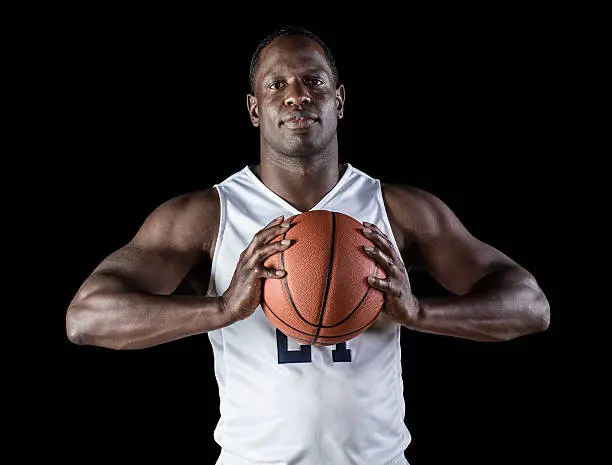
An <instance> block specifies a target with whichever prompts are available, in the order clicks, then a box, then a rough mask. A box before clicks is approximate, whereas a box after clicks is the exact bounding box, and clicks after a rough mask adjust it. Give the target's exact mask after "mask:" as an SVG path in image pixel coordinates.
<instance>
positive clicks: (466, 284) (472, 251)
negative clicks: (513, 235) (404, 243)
mask: <svg viewBox="0 0 612 465" xmlns="http://www.w3.org/2000/svg"><path fill="white" fill-rule="evenodd" d="M417 247H418V250H419V256H420V258H421V260H422V261H423V265H424V267H425V268H426V269H427V271H428V272H429V273H430V274H431V275H432V277H433V278H434V279H436V281H438V282H439V283H440V284H441V285H442V286H444V287H445V288H447V289H448V290H449V291H451V292H453V293H455V294H465V293H467V292H469V291H470V290H471V289H472V287H473V286H474V285H475V284H476V283H477V282H478V281H479V280H480V279H482V278H483V277H484V276H486V275H487V274H488V273H490V272H492V271H494V270H496V269H500V268H504V267H508V266H516V263H514V262H513V261H512V260H511V259H510V258H508V257H507V256H506V255H504V254H503V253H502V252H500V251H499V250H497V249H496V248H494V247H493V246H491V245H489V244H487V243H485V242H482V241H481V240H479V239H477V238H476V237H474V236H473V235H471V234H470V233H469V232H468V231H467V230H466V229H465V228H464V227H463V226H461V225H459V226H457V225H455V226H454V227H448V226H444V225H442V226H441V227H440V229H439V230H438V231H437V232H436V233H435V234H431V235H426V236H423V237H421V238H420V239H419V240H418V241H417Z"/></svg>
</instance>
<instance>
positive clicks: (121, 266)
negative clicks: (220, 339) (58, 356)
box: [66, 190, 228, 349]
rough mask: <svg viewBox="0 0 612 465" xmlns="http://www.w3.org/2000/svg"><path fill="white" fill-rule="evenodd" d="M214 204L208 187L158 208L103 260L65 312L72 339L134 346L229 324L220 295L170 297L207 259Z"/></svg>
mask: <svg viewBox="0 0 612 465" xmlns="http://www.w3.org/2000/svg"><path fill="white" fill-rule="evenodd" d="M217 204H218V198H217V196H216V194H215V193H214V192H213V191H212V190H209V191H206V192H204V193H194V194H187V195H183V196H179V197H176V198H173V199H171V200H169V201H167V202H165V203H163V204H162V205H160V206H159V207H157V208H156V209H155V210H154V211H153V212H152V213H151V214H150V215H149V217H148V218H147V219H146V220H145V222H144V223H143V225H142V226H141V227H140V229H139V231H138V232H137V233H136V234H135V236H134V237H133V238H132V240H131V241H130V242H129V243H128V244H126V245H125V246H123V247H121V248H120V249H119V250H117V251H115V252H113V253H111V254H110V255H109V256H108V257H106V258H105V259H104V260H102V262H101V263H100V264H99V265H98V266H97V267H96V269H95V270H94V271H93V272H92V273H91V275H90V276H89V277H88V278H87V279H86V280H85V282H84V283H83V284H82V285H81V287H80V289H79V290H78V291H77V293H76V295H75V296H74V298H73V299H72V302H71V303H70V305H69V308H68V311H67V314H66V331H67V335H68V337H69V339H70V340H71V341H72V342H73V343H75V344H87V345H97V346H102V347H108V348H113V349H136V348H143V347H149V346H153V345H157V344H161V343H164V342H168V341H171V340H174V339H177V338H181V337H185V336H189V335H192V334H197V333H201V332H205V331H208V330H211V329H216V328H219V327H222V326H223V325H225V324H228V321H227V319H226V318H225V316H224V314H223V312H222V311H221V308H220V306H219V302H218V300H217V299H214V298H206V297H199V296H186V295H185V296H184V295H180V296H171V295H170V294H171V293H172V292H173V291H174V290H175V289H176V288H177V287H178V285H179V283H180V282H181V280H182V279H183V278H184V277H185V276H186V275H187V273H188V272H189V270H190V269H191V268H192V266H194V265H195V264H196V262H197V261H198V260H200V259H204V260H209V258H208V257H207V256H206V255H207V253H206V252H208V250H210V248H211V246H212V243H213V242H214V239H215V237H216V228H217V226H218V219H219V213H218V210H219V209H218V206H217Z"/></svg>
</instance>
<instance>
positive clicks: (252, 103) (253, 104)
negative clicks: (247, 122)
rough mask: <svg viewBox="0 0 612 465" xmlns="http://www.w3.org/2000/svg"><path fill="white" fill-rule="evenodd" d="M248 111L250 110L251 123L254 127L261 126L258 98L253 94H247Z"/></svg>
mask: <svg viewBox="0 0 612 465" xmlns="http://www.w3.org/2000/svg"><path fill="white" fill-rule="evenodd" d="M247 109H248V110H249V116H250V117H251V123H253V126H255V127H257V126H259V111H258V110H257V97H255V96H254V95H252V94H247Z"/></svg>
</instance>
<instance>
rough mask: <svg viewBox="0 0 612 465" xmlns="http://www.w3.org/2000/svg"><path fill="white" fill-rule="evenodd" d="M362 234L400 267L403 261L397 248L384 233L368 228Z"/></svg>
mask: <svg viewBox="0 0 612 465" xmlns="http://www.w3.org/2000/svg"><path fill="white" fill-rule="evenodd" d="M368 224H369V223H368ZM362 232H363V235H364V236H365V237H367V238H368V239H370V240H371V241H372V243H373V244H374V245H375V246H376V247H378V248H379V249H381V250H382V251H383V252H384V253H385V254H387V255H388V256H389V257H391V258H392V259H393V261H394V262H395V263H397V264H398V265H399V264H401V259H400V258H399V256H398V254H397V251H396V250H395V247H393V244H392V243H391V241H390V240H389V238H388V237H387V236H385V235H384V234H383V233H382V232H380V230H377V231H375V230H373V229H371V228H369V227H368V228H363V229H362Z"/></svg>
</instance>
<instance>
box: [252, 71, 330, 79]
mask: <svg viewBox="0 0 612 465" xmlns="http://www.w3.org/2000/svg"><path fill="white" fill-rule="evenodd" d="M303 74H304V75H306V76H320V75H322V74H323V75H325V76H326V77H328V78H330V79H331V76H332V75H331V73H330V72H328V71H327V70H325V69H324V68H311V69H307V70H306V71H304V72H303ZM284 78H285V76H284V75H283V74H282V73H279V72H277V71H271V72H269V73H267V74H264V75H262V76H261V79H262V80H263V81H272V80H277V79H284Z"/></svg>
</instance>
